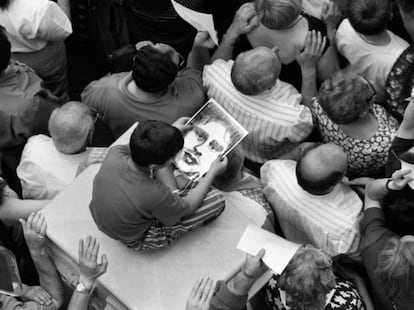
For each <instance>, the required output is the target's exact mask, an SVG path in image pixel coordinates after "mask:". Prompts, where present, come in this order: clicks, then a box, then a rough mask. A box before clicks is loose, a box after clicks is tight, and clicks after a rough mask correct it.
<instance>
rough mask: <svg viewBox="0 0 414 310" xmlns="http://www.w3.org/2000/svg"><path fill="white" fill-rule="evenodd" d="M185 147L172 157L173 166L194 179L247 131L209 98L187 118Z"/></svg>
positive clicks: (238, 141) (202, 173)
mask: <svg viewBox="0 0 414 310" xmlns="http://www.w3.org/2000/svg"><path fill="white" fill-rule="evenodd" d="M187 125H190V129H189V130H188V131H187V132H185V133H184V148H183V150H182V151H181V152H180V153H179V154H178V155H177V157H176V158H175V165H176V167H177V168H178V169H179V170H180V171H181V172H182V173H183V174H184V175H186V176H187V177H188V178H189V179H191V180H193V181H197V180H198V179H199V178H200V177H202V176H203V175H204V174H205V173H206V172H207V171H208V170H209V169H210V166H211V164H212V163H213V161H214V160H216V159H217V158H218V157H219V156H226V155H227V154H228V153H229V152H230V151H231V150H232V149H233V148H234V147H235V146H236V145H238V144H239V143H240V142H241V141H242V140H243V139H244V137H246V136H247V134H248V131H247V130H246V129H245V128H244V127H243V126H241V125H240V124H239V123H238V122H237V121H236V120H235V119H234V118H233V117H232V116H231V115H230V114H229V113H228V112H227V111H226V110H225V109H224V108H223V107H221V106H220V105H219V104H218V103H217V101H215V100H214V99H210V100H209V101H208V102H207V103H206V104H205V105H203V106H202V107H201V109H200V110H198V111H197V112H196V113H195V114H194V115H193V117H192V118H191V119H190V120H189V121H188V123H187Z"/></svg>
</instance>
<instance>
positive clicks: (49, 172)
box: [17, 135, 88, 199]
mask: <svg viewBox="0 0 414 310" xmlns="http://www.w3.org/2000/svg"><path fill="white" fill-rule="evenodd" d="M87 155H88V151H86V152H83V153H80V154H74V155H67V154H63V153H61V152H59V151H58V150H57V149H56V148H55V145H54V144H53V140H52V138H50V137H48V136H45V135H37V136H32V137H30V139H29V140H28V141H27V143H26V145H25V147H24V150H23V153H22V158H21V161H20V164H19V166H18V167H17V176H18V177H19V179H20V182H21V184H22V190H23V198H25V199H52V198H53V197H55V196H56V195H57V194H58V193H59V192H60V191H61V190H63V189H64V188H65V187H66V186H67V185H69V184H70V183H71V182H72V181H73V180H74V179H75V177H76V172H77V170H78V166H79V163H80V162H81V161H82V160H84V159H85V158H86V156H87Z"/></svg>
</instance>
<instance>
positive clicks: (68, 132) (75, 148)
mask: <svg viewBox="0 0 414 310" xmlns="http://www.w3.org/2000/svg"><path fill="white" fill-rule="evenodd" d="M94 125H95V124H94V119H93V117H92V113H91V111H90V109H89V108H88V107H87V106H86V105H85V104H83V103H81V102H77V101H70V102H68V103H66V104H64V105H62V106H61V107H58V108H56V109H55V110H54V111H53V112H52V115H51V116H50V119H49V133H50V136H51V137H52V139H53V143H54V144H55V147H56V149H57V150H58V151H59V152H62V153H65V154H76V153H80V152H83V151H84V150H85V149H86V146H87V144H88V142H89V138H90V137H91V135H92V133H93V130H94Z"/></svg>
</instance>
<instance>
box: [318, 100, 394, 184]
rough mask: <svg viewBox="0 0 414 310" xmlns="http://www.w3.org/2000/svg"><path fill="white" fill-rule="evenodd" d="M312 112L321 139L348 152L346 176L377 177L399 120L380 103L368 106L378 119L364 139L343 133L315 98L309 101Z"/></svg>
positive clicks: (383, 164)
mask: <svg viewBox="0 0 414 310" xmlns="http://www.w3.org/2000/svg"><path fill="white" fill-rule="evenodd" d="M311 111H312V115H313V118H314V123H315V124H316V126H317V128H318V130H319V132H320V133H321V136H322V140H323V142H324V143H334V144H336V145H339V146H341V147H342V148H343V149H344V151H345V153H346V154H347V156H348V171H347V176H348V177H349V178H350V179H352V178H357V177H361V176H369V177H374V178H377V177H382V176H383V175H384V173H385V170H384V167H385V164H386V162H387V160H388V151H389V149H390V147H391V142H392V139H393V138H394V135H395V133H396V131H397V129H398V122H397V121H396V120H395V119H394V118H393V117H392V116H390V115H389V114H388V113H387V112H386V111H385V109H384V108H383V107H382V106H380V105H378V104H374V105H373V106H372V107H371V109H370V111H369V112H370V113H371V114H373V115H374V116H375V118H376V119H377V121H378V130H377V132H376V133H375V134H374V135H373V136H371V137H370V138H368V139H364V140H358V139H354V138H352V137H350V136H348V135H347V134H345V133H344V132H343V131H342V129H341V128H340V127H339V125H337V124H335V123H334V122H332V121H331V120H330V118H329V117H328V116H327V115H326V113H325V111H324V110H323V109H322V107H321V106H320V105H319V103H318V100H317V99H316V98H314V100H313V102H312V107H311Z"/></svg>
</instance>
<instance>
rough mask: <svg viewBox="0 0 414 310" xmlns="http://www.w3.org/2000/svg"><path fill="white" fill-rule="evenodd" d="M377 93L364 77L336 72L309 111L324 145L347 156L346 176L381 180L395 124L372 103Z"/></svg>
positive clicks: (385, 112)
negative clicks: (331, 146) (333, 147)
mask: <svg viewBox="0 0 414 310" xmlns="http://www.w3.org/2000/svg"><path fill="white" fill-rule="evenodd" d="M375 97H376V92H375V89H374V87H373V86H372V84H371V83H370V81H369V80H367V79H366V78H364V77H363V76H360V75H357V74H354V73H351V72H345V71H339V72H336V73H335V74H334V75H333V76H332V77H331V78H330V79H328V80H326V81H325V82H324V83H323V84H322V85H321V87H320V89H319V96H318V97H317V98H314V100H313V102H312V105H311V112H312V115H313V118H314V123H315V125H316V127H317V128H318V130H319V132H320V134H321V136H322V140H323V141H324V142H325V143H334V144H336V145H339V146H341V147H342V148H343V149H344V151H345V153H346V154H347V156H348V170H347V174H346V175H347V176H348V177H349V178H356V177H362V176H369V177H381V176H383V175H384V174H385V164H386V162H387V160H388V152H389V149H390V147H391V142H392V139H393V136H394V134H395V133H396V131H397V128H398V122H397V121H396V120H395V119H394V118H393V117H392V116H391V115H390V114H389V113H388V112H387V111H386V110H385V109H384V108H383V107H382V106H380V105H378V104H376V103H375Z"/></svg>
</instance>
